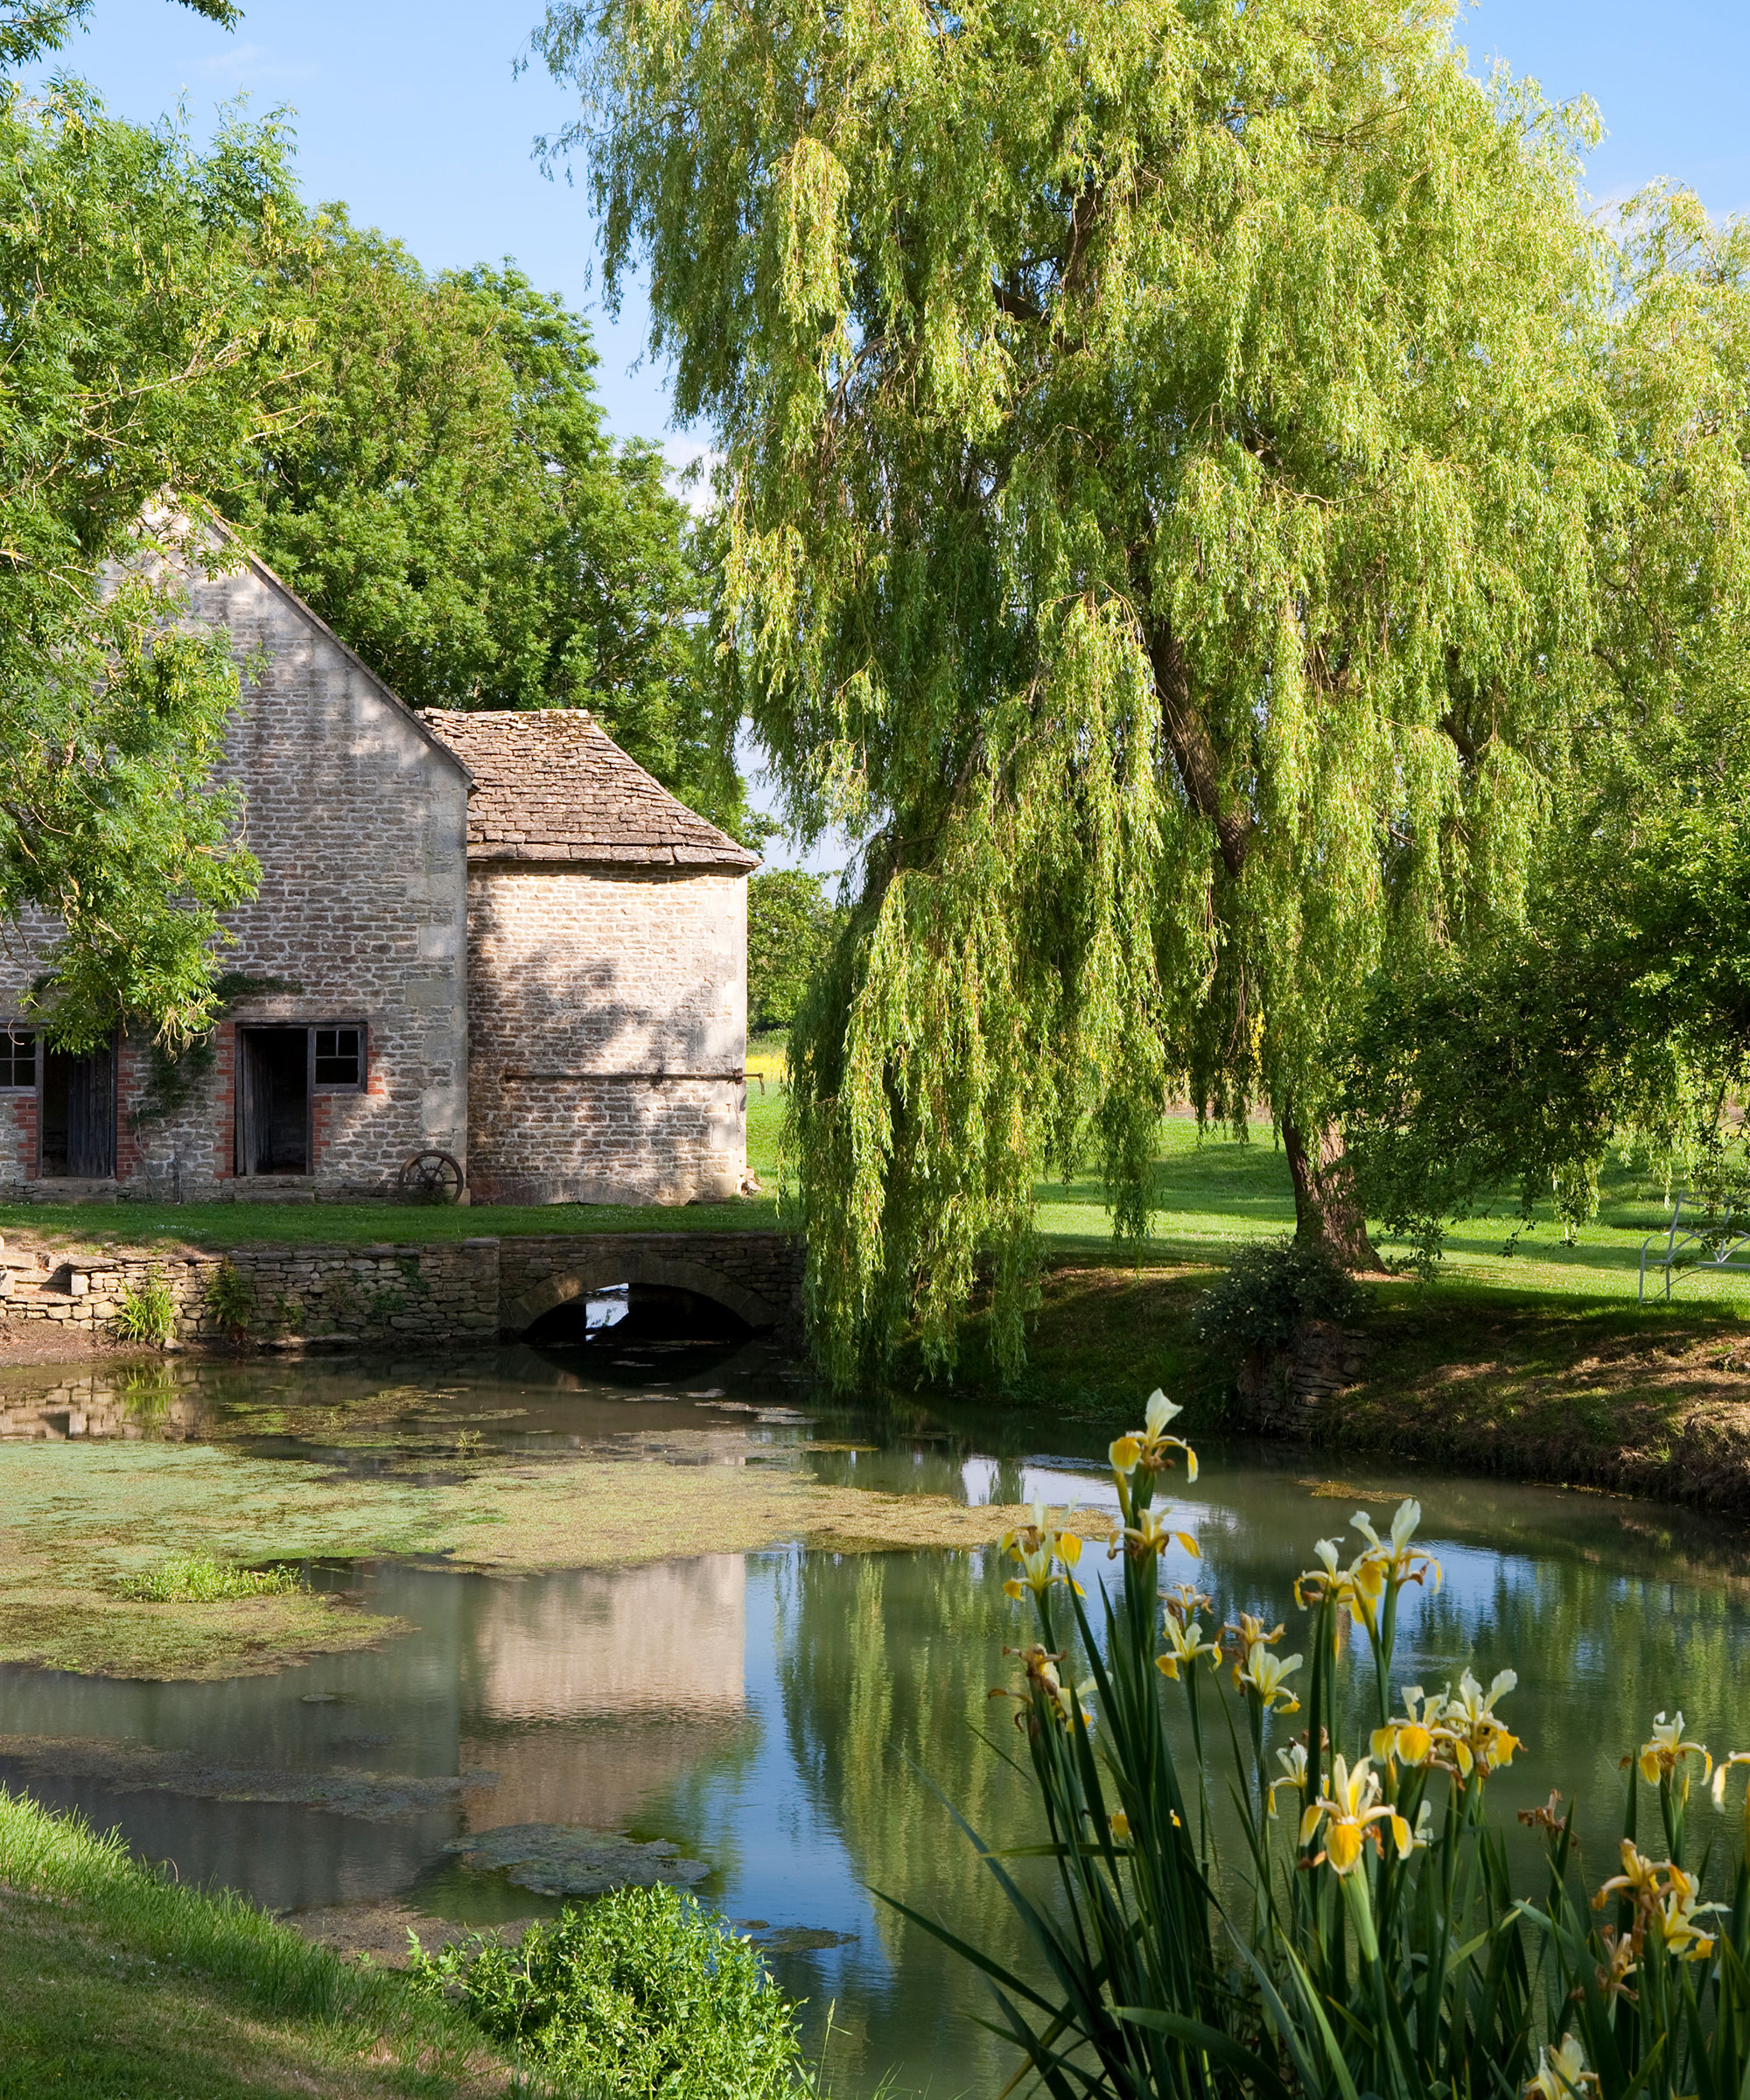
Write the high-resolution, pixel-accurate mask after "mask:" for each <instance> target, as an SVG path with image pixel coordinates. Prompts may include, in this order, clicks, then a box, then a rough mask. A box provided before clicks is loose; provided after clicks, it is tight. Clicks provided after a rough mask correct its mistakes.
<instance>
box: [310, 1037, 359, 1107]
mask: <svg viewBox="0 0 1750 2100" xmlns="http://www.w3.org/2000/svg"><path fill="white" fill-rule="evenodd" d="M311 1035H313V1036H314V1037H315V1039H316V1040H315V1044H314V1048H313V1059H312V1064H311V1078H312V1080H313V1081H314V1082H315V1084H316V1085H317V1086H318V1087H319V1088H321V1089H323V1090H324V1091H325V1092H327V1093H346V1092H347V1091H349V1090H350V1091H353V1092H357V1091H358V1090H359V1089H361V1088H362V1087H363V1085H364V1083H365V1031H364V1025H363V1023H362V1022H345V1023H340V1024H339V1025H337V1026H334V1027H332V1028H312V1029H311Z"/></svg>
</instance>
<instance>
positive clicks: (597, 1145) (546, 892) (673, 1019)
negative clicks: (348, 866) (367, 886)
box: [468, 860, 747, 1203]
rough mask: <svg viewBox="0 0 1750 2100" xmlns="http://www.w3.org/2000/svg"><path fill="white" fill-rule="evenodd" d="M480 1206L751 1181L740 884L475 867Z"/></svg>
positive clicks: (606, 870) (473, 1165) (706, 874)
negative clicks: (491, 1202)
mask: <svg viewBox="0 0 1750 2100" xmlns="http://www.w3.org/2000/svg"><path fill="white" fill-rule="evenodd" d="M468 926H469V931H468V947H469V982H468V1036H469V1069H468V1094H469V1101H470V1118H471V1124H472V1128H471V1131H470V1152H471V1159H470V1174H471V1178H472V1183H473V1187H474V1192H475V1195H476V1197H477V1199H479V1200H481V1201H493V1202H519V1203H561V1202H573V1203H652V1202H658V1203H684V1202H688V1201H691V1200H693V1199H694V1198H696V1197H697V1198H703V1199H708V1200H722V1199H724V1198H727V1197H731V1196H734V1195H736V1194H739V1192H740V1188H741V1184H742V1180H743V1179H744V1177H745V1175H746V1171H747V1084H746V1055H747V879H746V876H744V875H740V874H736V873H727V872H718V871H700V872H679V871H675V870H670V871H668V872H645V871H641V870H637V869H628V868H611V867H577V866H567V865H554V864H543V863H539V862H534V863H531V862H509V861H498V862H493V861H481V860H476V861H475V862H474V863H473V864H472V867H471V868H470V870H469V884H468Z"/></svg>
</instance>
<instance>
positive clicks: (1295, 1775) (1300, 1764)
mask: <svg viewBox="0 0 1750 2100" xmlns="http://www.w3.org/2000/svg"><path fill="white" fill-rule="evenodd" d="M1276 1761H1277V1763H1278V1764H1279V1765H1280V1766H1281V1767H1282V1777H1281V1778H1280V1779H1273V1780H1271V1782H1270V1785H1269V1788H1268V1789H1266V1791H1265V1794H1264V1810H1265V1812H1266V1813H1267V1814H1268V1815H1271V1816H1274V1815H1275V1813H1276V1797H1277V1795H1278V1793H1279V1792H1280V1791H1281V1789H1283V1788H1284V1787H1292V1788H1293V1789H1294V1791H1295V1792H1296V1793H1297V1794H1300V1793H1304V1792H1305V1791H1306V1744H1305V1743H1291V1744H1290V1745H1289V1746H1288V1747H1287V1749H1285V1750H1278V1752H1277V1754H1276Z"/></svg>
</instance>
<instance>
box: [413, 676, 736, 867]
mask: <svg viewBox="0 0 1750 2100" xmlns="http://www.w3.org/2000/svg"><path fill="white" fill-rule="evenodd" d="M420 719H421V721H423V723H425V724H426V725H427V726H428V727H429V728H430V730H431V732H432V733H433V734H434V735H435V736H437V737H438V738H439V739H441V740H442V741H443V742H444V744H446V745H447V746H449V747H450V749H451V751H453V752H454V753H455V754H456V756H457V757H458V759H460V760H461V761H462V763H463V764H464V765H465V767H467V769H468V771H469V772H470V773H471V774H472V775H473V777H474V791H473V793H472V795H471V796H470V797H469V799H468V858H469V859H470V860H546V861H554V860H559V861H573V862H577V861H595V862H603V861H606V862H612V863H614V864H616V865H631V866H635V867H681V868H726V869H733V870H735V871H736V872H745V871H746V870H747V869H749V868H757V867H758V866H759V865H760V858H759V856H758V854H755V853H750V852H749V851H747V849H746V846H741V845H738V844H736V842H735V841H734V840H733V839H732V838H731V837H729V835H728V834H727V833H726V832H724V831H719V830H718V828H717V826H716V825H715V824H708V823H706V822H705V820H704V817H702V816H695V815H694V813H693V812H692V811H691V810H690V809H688V808H687V806H686V804H685V803H684V802H676V799H675V797H674V796H673V795H670V794H669V790H668V789H667V788H664V787H663V786H662V783H661V782H660V781H654V780H652V779H651V777H650V775H649V774H648V773H646V772H645V770H644V768H643V767H641V766H640V765H638V764H636V763H635V762H634V760H631V759H629V758H627V755H626V753H624V752H623V751H622V750H621V749H620V746H619V745H618V744H616V743H615V742H614V741H613V739H612V738H611V737H609V736H608V734H607V733H606V731H605V730H603V729H602V728H601V726H600V725H599V724H598V723H597V722H596V721H595V720H594V718H592V717H591V714H590V713H589V711H588V710H587V709H585V708H571V707H547V708H539V709H535V710H531V711H521V710H517V709H502V710H496V709H495V710H493V711H482V712H479V713H473V712H471V711H465V710H458V709H453V708H437V707H428V708H422V709H421V710H420Z"/></svg>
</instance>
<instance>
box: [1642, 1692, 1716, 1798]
mask: <svg viewBox="0 0 1750 2100" xmlns="http://www.w3.org/2000/svg"><path fill="white" fill-rule="evenodd" d="M1695 1758H1699V1759H1700V1760H1701V1764H1702V1773H1701V1775H1702V1777H1703V1778H1704V1779H1705V1778H1706V1777H1707V1775H1709V1773H1710V1772H1712V1770H1713V1760H1712V1758H1711V1757H1710V1756H1709V1755H1708V1754H1707V1751H1706V1749H1705V1747H1704V1746H1703V1745H1702V1744H1700V1743H1691V1742H1689V1741H1686V1740H1684V1717H1683V1715H1682V1714H1681V1713H1679V1714H1678V1715H1677V1718H1676V1719H1674V1720H1670V1721H1668V1720H1667V1719H1665V1717H1664V1715H1663V1713H1659V1714H1655V1715H1654V1717H1653V1733H1652V1736H1651V1738H1650V1740H1648V1741H1647V1742H1644V1743H1642V1746H1641V1754H1640V1757H1639V1759H1638V1760H1637V1762H1638V1763H1639V1765H1640V1767H1641V1776H1642V1779H1644V1780H1645V1781H1646V1782H1647V1784H1648V1785H1649V1787H1652V1786H1656V1785H1657V1784H1658V1782H1660V1781H1661V1780H1662V1779H1670V1778H1671V1777H1672V1776H1673V1775H1676V1777H1677V1784H1678V1787H1679V1789H1680V1790H1681V1792H1682V1795H1683V1797H1684V1800H1685V1801H1687V1800H1688V1799H1689V1793H1690V1769H1689V1768H1690V1764H1691V1760H1692V1759H1695Z"/></svg>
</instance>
